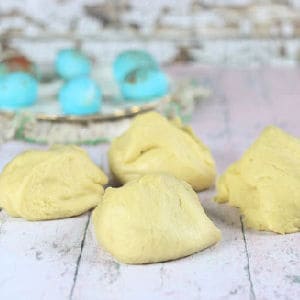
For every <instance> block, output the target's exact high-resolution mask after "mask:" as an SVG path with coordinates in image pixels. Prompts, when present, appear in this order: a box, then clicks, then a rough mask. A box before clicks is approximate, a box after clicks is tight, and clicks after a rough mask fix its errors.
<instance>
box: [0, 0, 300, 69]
mask: <svg viewBox="0 0 300 300" xmlns="http://www.w3.org/2000/svg"><path fill="white" fill-rule="evenodd" d="M87 6H88V7H89V9H86V7H87ZM88 12H89V13H88ZM0 34H1V37H0V38H1V41H2V44H3V39H4V38H6V41H9V45H10V46H11V47H15V48H18V49H20V50H21V51H23V52H25V54H28V55H29V56H32V57H33V58H34V59H35V60H37V61H39V62H40V61H42V62H49V63H50V62H52V61H53V59H54V56H55V53H56V51H57V50H58V49H60V48H61V47H66V46H72V45H74V44H75V43H76V41H81V44H82V48H83V49H84V50H86V51H87V52H88V53H89V54H91V55H92V56H93V57H94V58H96V59H99V60H100V61H110V60H112V59H113V57H114V56H115V55H116V54H117V53H118V52H120V51H121V50H123V49H126V48H140V47H142V48H146V49H148V50H149V51H151V52H152V53H153V54H154V55H155V56H156V57H157V58H158V60H159V61H161V62H171V61H173V60H174V59H175V57H177V58H178V53H179V49H180V48H181V47H182V46H184V47H185V48H186V50H187V52H188V53H189V57H192V58H193V59H195V60H201V61H203V62H210V63H227V64H241V63H242V64H248V63H250V64H252V63H255V64H256V63H275V62H276V63H283V64H296V63H297V61H298V60H299V57H300V48H299V41H298V40H299V38H300V0H274V1H271V0H198V1H197V0H181V1H178V0H144V1H141V0H120V1H117V0H113V1H109V0H43V1H41V0H2V1H1V0H0ZM181 58H182V59H184V57H183V56H181Z"/></svg>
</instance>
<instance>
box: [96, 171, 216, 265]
mask: <svg viewBox="0 0 300 300" xmlns="http://www.w3.org/2000/svg"><path fill="white" fill-rule="evenodd" d="M93 224H94V228H95V232H96V237H97V239H98V241H99V242H100V244H101V245H102V246H103V247H104V248H105V249H106V250H107V251H108V252H110V253H111V254H112V255H113V256H114V257H115V258H116V259H117V260H118V261H120V262H124V263H130V264H142V263H154V262H163V261H168V260H173V259H177V258H180V257H184V256H187V255H190V254H192V253H194V252H197V251H200V250H203V249H205V248H207V247H209V246H211V245H213V244H215V243H216V242H217V241H218V240H219V239H220V231H219V230H218V229H217V228H216V226H215V225H214V223H213V222H212V221H211V220H210V219H209V218H208V217H207V216H206V215H205V212H204V210H203V208H202V206H201V204H200V201H199V199H198V196H197V194H196V193H195V192H194V191H193V189H192V187H191V186H190V185H189V184H187V183H185V182H183V181H181V180H179V179H177V178H175V177H173V176H171V175H158V174H148V175H145V176H143V177H141V178H139V179H137V180H134V181H131V182H129V183H127V184H125V185H124V186H122V187H120V188H108V189H106V191H105V194H104V196H103V200H102V201H101V203H100V204H99V205H98V206H97V208H96V209H95V210H94V212H93Z"/></svg>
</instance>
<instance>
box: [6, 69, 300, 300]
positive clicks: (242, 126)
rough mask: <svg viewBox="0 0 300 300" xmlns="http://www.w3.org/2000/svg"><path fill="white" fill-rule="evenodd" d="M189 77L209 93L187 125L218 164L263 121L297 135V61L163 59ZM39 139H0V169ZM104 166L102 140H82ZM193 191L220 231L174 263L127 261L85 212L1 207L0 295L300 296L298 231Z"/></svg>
mask: <svg viewBox="0 0 300 300" xmlns="http://www.w3.org/2000/svg"><path fill="white" fill-rule="evenodd" d="M170 72H171V73H172V74H173V76H178V77H179V78H184V77H188V76H193V77H195V78H198V79H200V80H201V82H203V83H205V84H206V85H207V86H209V87H210V88H211V89H212V91H213V95H212V97H211V98H210V99H209V100H205V101H203V102H201V103H200V104H199V105H198V106H197V107H196V109H195V111H194V114H193V119H192V121H191V126H192V127H193V129H194V130H195V132H196V134H197V135H198V136H199V137H201V139H202V140H203V141H204V142H205V143H206V144H207V145H208V146H209V147H210V149H211V150H212V153H213V155H214V157H215V159H216V163H217V167H218V171H219V173H221V172H223V171H224V170H225V169H226V167H227V166H228V165H229V164H230V163H232V162H234V161H235V160H236V159H238V158H239V157H240V156H241V154H242V153H243V151H244V150H245V149H246V148H247V147H249V145H250V144H251V142H252V141H253V140H254V139H255V138H256V137H257V136H258V134H259V133H260V131H261V130H262V129H263V128H264V127H265V126H267V125H270V124H273V125H277V126H279V127H281V128H283V129H285V130H286V131H288V132H289V133H291V134H294V135H295V136H298V137H300V126H299V125H300V123H299V111H300V84H299V82H300V69H274V68H273V69H271V68H257V69H247V70H246V69H228V68H221V67H219V68H217V67H206V66H196V65H192V66H189V67H183V66H174V67H171V68H170ZM31 148H45V146H38V145H30V144H26V143H23V142H16V141H11V142H8V143H6V144H4V145H1V146H0V169H2V168H3V166H4V165H5V164H6V163H7V162H8V161H10V160H11V159H12V158H13V157H14V156H15V155H17V154H18V153H20V152H22V151H24V150H27V149H31ZM85 148H86V149H87V150H88V152H89V154H90V155H91V157H92V159H93V160H94V161H95V163H97V164H98V165H101V166H102V167H103V168H104V169H105V170H108V165H107V160H106V152H107V148H108V146H107V145H99V146H89V147H85ZM214 194H215V191H214V190H213V189H212V190H210V191H206V192H202V193H200V194H199V197H200V200H201V203H202V205H203V206H204V208H205V211H206V213H207V215H208V216H209V217H210V218H211V219H212V220H213V221H214V222H215V224H216V225H217V226H218V227H219V228H220V229H221V231H222V240H221V241H220V242H219V243H218V244H217V245H215V246H213V247H211V248H209V249H206V250H204V251H202V252H199V253H196V254H194V255H191V256H189V257H186V258H183V259H179V260H176V261H172V262H166V263H158V264H149V265H125V264H121V263H118V262H116V261H115V260H114V259H113V258H112V257H111V256H110V255H109V254H108V253H106V252H105V251H103V249H101V247H99V246H98V245H97V243H96V240H95V236H94V233H93V229H92V226H91V222H90V213H86V214H84V215H82V216H79V217H76V218H69V219H63V220H53V221H42V222H28V221H25V220H22V219H14V218H10V217H8V216H7V215H6V214H5V212H3V211H1V212H0V299H3V300H4V299H5V300H6V299H30V300H35V299H51V300H53V299H55V300H60V299H77V300H79V299H80V300H81V299H84V300H89V299H91V300H92V299H108V300H110V299H111V300H115V299H116V300H118V299H130V300H132V299H134V300H135V299H137V300H141V299H149V300H150V299H151V300H152V299H184V300H185V299H209V300H210V299H258V300H262V299H291V300H294V299H300V233H295V234H287V235H278V234H273V233H267V232H258V231H254V230H250V229H247V228H246V227H245V226H244V225H243V222H242V219H241V217H240V215H239V213H238V211H237V209H235V208H232V207H229V206H227V205H224V204H223V205H221V204H217V203H215V202H214V201H213V200H212V197H213V196H214Z"/></svg>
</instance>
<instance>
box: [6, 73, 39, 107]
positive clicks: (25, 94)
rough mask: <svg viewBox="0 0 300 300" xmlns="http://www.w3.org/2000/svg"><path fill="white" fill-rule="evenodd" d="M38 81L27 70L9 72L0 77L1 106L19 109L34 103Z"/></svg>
mask: <svg viewBox="0 0 300 300" xmlns="http://www.w3.org/2000/svg"><path fill="white" fill-rule="evenodd" d="M37 92H38V82H37V80H36V79H35V78H34V77H33V76H32V75H30V74H28V73H25V72H13V73H8V74H6V75H3V76H1V77H0V107H1V108H4V109H13V110H15V109H18V108H21V107H25V106H30V105H33V104H34V103H35V102H36V99H37Z"/></svg>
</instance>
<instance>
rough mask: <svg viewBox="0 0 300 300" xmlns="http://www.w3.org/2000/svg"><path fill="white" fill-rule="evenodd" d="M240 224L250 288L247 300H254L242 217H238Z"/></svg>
mask: <svg viewBox="0 0 300 300" xmlns="http://www.w3.org/2000/svg"><path fill="white" fill-rule="evenodd" d="M240 222H241V230H242V235H243V240H244V246H245V253H246V259H247V268H246V270H247V274H248V280H249V287H250V295H249V300H256V296H255V292H254V287H253V282H252V276H251V271H250V257H249V252H248V244H247V238H246V234H245V226H244V222H243V217H242V216H240Z"/></svg>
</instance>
